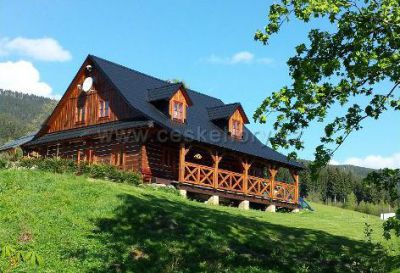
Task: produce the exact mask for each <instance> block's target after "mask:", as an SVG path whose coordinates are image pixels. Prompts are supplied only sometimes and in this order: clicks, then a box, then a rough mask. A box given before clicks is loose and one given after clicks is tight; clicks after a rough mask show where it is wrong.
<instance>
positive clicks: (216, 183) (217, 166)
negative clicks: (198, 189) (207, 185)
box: [211, 152, 222, 189]
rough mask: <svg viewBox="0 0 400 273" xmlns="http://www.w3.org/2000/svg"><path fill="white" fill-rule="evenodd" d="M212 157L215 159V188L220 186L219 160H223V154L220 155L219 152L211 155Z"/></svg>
mask: <svg viewBox="0 0 400 273" xmlns="http://www.w3.org/2000/svg"><path fill="white" fill-rule="evenodd" d="M211 157H212V159H213V160H214V175H213V187H214V189H217V188H218V168H219V162H221V159H222V156H221V155H218V152H216V153H215V155H211Z"/></svg>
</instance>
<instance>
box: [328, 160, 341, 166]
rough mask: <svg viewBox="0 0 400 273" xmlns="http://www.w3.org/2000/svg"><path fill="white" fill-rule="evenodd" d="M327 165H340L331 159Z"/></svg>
mask: <svg viewBox="0 0 400 273" xmlns="http://www.w3.org/2000/svg"><path fill="white" fill-rule="evenodd" d="M329 165H340V163H339V161H336V160H334V159H331V161H329Z"/></svg>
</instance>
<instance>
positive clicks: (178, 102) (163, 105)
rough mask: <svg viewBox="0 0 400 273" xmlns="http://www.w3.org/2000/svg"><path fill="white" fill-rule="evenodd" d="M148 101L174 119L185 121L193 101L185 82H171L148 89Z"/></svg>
mask: <svg viewBox="0 0 400 273" xmlns="http://www.w3.org/2000/svg"><path fill="white" fill-rule="evenodd" d="M148 101H149V102H151V103H152V104H153V105H154V106H155V107H157V109H158V110H160V111H161V112H163V113H164V114H166V115H169V118H170V119H171V120H173V121H176V122H180V123H184V122H185V121H186V117H187V108H188V106H190V105H192V101H191V100H190V97H189V95H188V92H187V90H186V88H185V86H184V85H183V83H179V82H178V83H171V84H167V85H163V86H160V87H157V88H153V89H149V90H148Z"/></svg>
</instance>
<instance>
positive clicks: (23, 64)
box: [0, 61, 55, 97]
mask: <svg viewBox="0 0 400 273" xmlns="http://www.w3.org/2000/svg"><path fill="white" fill-rule="evenodd" d="M0 88H2V89H9V90H13V91H18V92H23V93H27V94H34V95H38V96H44V97H55V96H54V95H53V94H52V88H51V87H50V85H48V84H47V83H45V82H42V81H40V74H39V71H38V70H37V69H36V68H35V67H34V66H33V64H32V63H30V62H27V61H17V62H10V61H9V62H3V63H0Z"/></svg>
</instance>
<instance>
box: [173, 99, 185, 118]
mask: <svg viewBox="0 0 400 273" xmlns="http://www.w3.org/2000/svg"><path fill="white" fill-rule="evenodd" d="M183 107H184V106H183V102H180V101H172V109H173V110H172V119H173V120H176V121H179V122H183V121H184V115H183Z"/></svg>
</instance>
